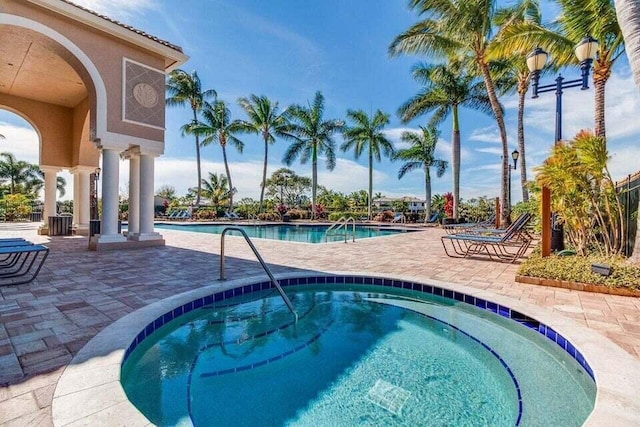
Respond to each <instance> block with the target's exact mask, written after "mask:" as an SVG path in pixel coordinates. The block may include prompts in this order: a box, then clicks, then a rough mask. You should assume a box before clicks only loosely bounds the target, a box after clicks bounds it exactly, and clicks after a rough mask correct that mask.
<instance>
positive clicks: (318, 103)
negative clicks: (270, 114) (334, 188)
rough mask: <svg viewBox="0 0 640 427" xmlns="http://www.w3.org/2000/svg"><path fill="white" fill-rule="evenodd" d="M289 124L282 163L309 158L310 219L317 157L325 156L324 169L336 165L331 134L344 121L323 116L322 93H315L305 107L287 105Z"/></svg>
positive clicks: (337, 130)
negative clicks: (287, 146)
mask: <svg viewBox="0 0 640 427" xmlns="http://www.w3.org/2000/svg"><path fill="white" fill-rule="evenodd" d="M290 115H291V124H290V128H289V131H288V135H289V137H290V138H291V139H293V142H292V143H291V145H290V146H289V148H288V149H287V151H286V153H285V155H284V162H285V163H286V164H287V165H288V166H291V163H293V161H294V160H295V159H296V158H298V157H300V162H301V163H306V162H307V161H308V160H309V159H311V218H315V217H316V191H317V188H318V156H319V155H321V154H324V155H325V156H326V158H327V160H326V165H327V169H329V170H333V168H335V166H336V154H335V142H334V140H333V135H334V134H335V133H336V132H339V131H340V130H341V129H342V127H343V126H344V122H343V121H341V120H337V119H327V120H325V119H324V117H323V116H324V96H322V93H320V92H319V91H318V92H316V95H315V98H314V99H313V103H311V104H310V105H309V106H307V107H303V106H301V105H293V106H291V107H290Z"/></svg>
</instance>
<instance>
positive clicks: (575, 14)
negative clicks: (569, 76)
mask: <svg viewBox="0 0 640 427" xmlns="http://www.w3.org/2000/svg"><path fill="white" fill-rule="evenodd" d="M558 3H559V4H560V6H561V12H560V15H559V16H558V18H557V19H556V20H555V21H554V22H552V23H551V24H550V25H548V26H543V25H540V24H537V23H534V22H524V23H522V24H520V25H513V26H511V28H509V29H508V30H507V29H506V28H505V31H504V32H503V35H502V39H503V40H504V41H503V43H504V44H505V49H506V50H507V51H511V52H526V51H531V50H532V48H533V47H535V46H540V47H542V48H543V49H545V50H547V51H549V53H550V55H551V59H552V60H553V61H554V65H555V66H564V65H571V64H574V65H575V64H576V63H577V58H576V57H575V55H574V48H575V46H576V44H578V43H579V42H580V40H582V38H583V37H584V36H585V35H587V34H588V35H591V36H593V37H595V38H596V39H597V40H598V42H599V47H598V52H597V56H596V59H595V61H594V63H593V86H594V90H595V110H594V112H595V134H596V135H597V136H602V137H606V130H605V87H606V83H607V81H608V80H609V77H610V76H611V69H612V68H613V65H614V64H615V62H616V60H617V59H618V58H619V57H620V55H622V54H623V53H624V49H625V47H624V38H623V37H622V32H621V31H620V26H619V25H618V21H617V19H616V11H615V6H614V3H613V1H611V0H582V1H576V0H558Z"/></svg>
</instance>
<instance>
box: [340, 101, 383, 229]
mask: <svg viewBox="0 0 640 427" xmlns="http://www.w3.org/2000/svg"><path fill="white" fill-rule="evenodd" d="M347 119H349V120H351V124H350V125H347V126H345V127H344V128H343V130H342V135H343V136H344V139H345V141H344V143H343V144H342V146H341V147H340V149H341V150H342V151H347V150H353V151H354V155H355V158H356V159H359V158H360V156H361V155H362V153H363V151H365V149H366V150H367V155H368V160H369V195H368V201H367V217H368V218H369V219H371V205H372V202H373V159H374V158H375V159H376V160H377V161H378V162H380V158H381V156H380V153H383V154H384V155H385V156H386V157H390V156H393V144H392V143H391V141H389V139H388V138H387V137H386V136H385V134H384V132H383V129H384V127H385V126H386V125H388V124H389V115H388V114H386V113H383V112H382V111H381V110H378V111H376V112H375V114H374V115H373V116H372V117H369V116H367V113H365V112H364V111H362V110H357V111H355V110H348V111H347Z"/></svg>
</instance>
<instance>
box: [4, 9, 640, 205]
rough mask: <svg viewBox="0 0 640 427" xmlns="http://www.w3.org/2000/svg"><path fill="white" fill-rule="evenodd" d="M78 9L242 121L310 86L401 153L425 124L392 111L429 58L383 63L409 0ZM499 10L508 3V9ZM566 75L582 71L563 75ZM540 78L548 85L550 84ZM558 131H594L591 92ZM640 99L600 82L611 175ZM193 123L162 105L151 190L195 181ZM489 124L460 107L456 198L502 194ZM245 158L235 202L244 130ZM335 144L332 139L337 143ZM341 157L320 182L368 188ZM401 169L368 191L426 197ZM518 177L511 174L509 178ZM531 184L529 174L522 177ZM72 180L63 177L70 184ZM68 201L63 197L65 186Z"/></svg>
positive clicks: (236, 162) (623, 157) (27, 147)
mask: <svg viewBox="0 0 640 427" xmlns="http://www.w3.org/2000/svg"><path fill="white" fill-rule="evenodd" d="M75 1H76V2H77V3H79V4H82V5H84V6H86V7H89V8H91V9H93V10H96V11H98V12H101V13H105V14H107V15H109V16H111V17H113V18H115V19H118V20H120V21H122V22H126V23H128V24H131V25H133V26H135V27H137V28H140V29H142V30H144V31H146V32H148V33H151V34H154V35H157V36H159V37H161V38H164V39H167V40H169V41H171V42H173V43H176V44H178V45H180V46H182V48H183V49H184V51H185V53H186V54H187V55H189V56H190V60H189V61H188V62H187V63H186V64H184V65H183V66H182V68H183V69H185V70H188V71H191V70H194V69H195V70H197V71H198V73H199V75H200V77H201V79H202V81H203V85H204V87H205V88H213V89H215V90H216V91H217V92H218V96H219V98H220V99H223V100H225V101H227V102H228V104H229V105H230V107H231V110H232V115H233V117H234V118H244V116H243V113H242V112H241V110H240V109H239V108H238V107H237V104H236V100H237V99H238V97H241V96H249V95H250V94H258V95H267V96H268V97H270V98H271V99H273V100H277V101H279V103H280V106H281V108H286V107H287V106H288V105H290V104H292V103H299V104H305V103H307V102H308V101H309V100H311V99H312V98H313V96H314V93H315V92H316V91H317V90H320V91H322V93H323V94H324V96H325V100H326V110H325V117H326V118H344V116H345V114H346V111H347V109H350V108H351V109H363V110H365V111H367V112H371V111H375V110H376V109H382V110H383V111H385V112H388V113H390V114H391V117H392V118H391V123H390V124H389V126H388V128H387V134H388V136H389V138H390V139H392V140H393V141H394V142H396V143H397V146H399V136H400V134H401V133H402V131H403V130H409V129H412V128H416V127H417V126H418V125H420V124H424V123H425V122H426V121H427V120H428V118H427V117H423V118H420V119H417V120H414V121H413V122H411V123H408V124H402V123H401V122H400V121H399V120H398V118H397V116H396V114H395V112H396V110H397V108H398V106H399V105H400V104H401V103H403V102H404V101H405V100H407V99H408V98H410V97H411V96H412V95H413V94H415V93H416V92H417V91H418V90H419V89H420V88H419V86H418V85H417V84H416V83H414V82H413V80H412V79H411V75H410V68H411V66H412V65H413V64H415V63H416V62H418V61H421V60H424V59H425V58H418V57H399V58H389V56H388V54H387V47H388V45H389V43H390V42H391V41H392V40H393V38H394V37H395V36H396V35H397V34H399V33H400V32H401V31H403V30H404V29H406V28H407V27H409V26H410V25H411V24H412V23H414V22H415V21H416V19H417V18H416V16H415V15H414V14H413V12H411V11H409V10H408V8H407V1H406V0H348V1H344V0H322V1H321V0H306V1H293V0H289V1H284V0H279V1H276V0H272V1H264V0H233V1H231V0H226V1H223V0H206V1H203V0H182V1H179V2H178V1H168V0H75ZM505 4H506V2H505ZM554 13H555V12H554V8H553V7H551V6H549V5H548V4H545V7H544V15H543V16H544V19H545V20H550V19H551V18H552V17H553V14H554ZM563 74H565V75H566V77H568V78H573V77H577V76H578V74H579V71H578V70H577V69H575V70H565V71H564V72H563ZM551 79H552V78H551V77H547V80H551ZM501 100H502V102H503V103H504V105H505V107H506V122H507V126H508V133H509V144H510V151H511V150H512V149H514V148H515V147H516V111H517V110H516V108H517V102H516V99H515V98H514V97H503V98H502V99H501ZM563 101H564V111H563V114H564V121H563V127H564V136H565V138H567V137H570V136H571V135H572V134H575V132H577V131H578V130H579V129H582V128H592V127H593V90H589V91H587V92H582V91H579V90H577V89H573V90H568V91H566V92H565V95H564V98H563ZM554 105H555V98H554V96H553V94H552V93H549V94H545V95H542V96H541V97H540V98H539V99H537V100H531V99H529V98H528V99H527V110H526V121H525V126H526V129H525V131H526V132H527V134H526V138H527V150H528V153H527V161H528V165H529V167H530V168H533V167H534V166H536V165H538V164H540V163H541V162H542V161H543V160H544V158H545V157H546V155H547V154H548V152H549V148H550V147H551V145H552V144H553V129H554V123H553V120H554ZM638 111H640V96H639V91H638V89H637V88H636V87H635V86H634V84H633V80H632V78H631V76H630V71H629V69H628V66H627V63H626V58H623V59H622V60H621V61H619V63H617V64H616V66H615V68H614V74H613V76H612V78H611V80H610V82H609V83H608V84H607V116H606V120H607V133H608V138H609V141H608V146H609V149H610V154H611V156H612V160H611V171H612V173H613V175H614V178H616V179H618V178H622V177H624V176H626V175H627V174H629V173H633V172H635V171H637V170H640V155H639V154H640V150H639V149H638V146H639V145H638V139H640V121H638V120H637V119H636V117H637V115H638ZM189 120H190V112H189V110H187V109H186V108H184V109H180V108H177V109H176V108H171V109H167V125H166V127H167V129H166V134H165V140H166V149H165V155H164V156H163V157H161V158H159V159H158V160H157V163H156V187H160V186H161V185H163V184H169V185H173V186H174V187H176V189H177V191H178V193H179V194H183V193H185V192H186V189H187V187H190V186H194V185H195V184H196V182H195V180H196V175H195V167H194V165H195V160H194V157H195V147H194V142H193V139H192V138H191V137H185V138H183V137H181V136H180V132H179V130H178V129H179V128H180V126H181V125H182V124H183V123H186V122H188V121H189ZM494 123H495V122H494V120H493V119H492V118H491V117H489V116H486V115H482V114H479V113H475V112H471V111H468V110H463V111H462V114H461V134H462V147H463V148H462V173H461V196H462V197H463V198H467V199H468V198H471V197H477V196H481V195H486V196H489V197H495V196H497V195H498V194H499V188H500V178H499V176H500V173H499V168H500V153H501V149H500V139H499V137H498V133H497V127H496V126H495V124H494ZM450 126H451V122H450V120H447V121H445V122H444V123H443V124H442V126H441V128H440V129H441V139H442V140H441V141H440V142H439V145H438V151H437V153H438V155H439V157H440V158H443V159H446V160H449V159H450V156H451V154H450V145H449V139H450ZM0 133H1V134H4V135H5V136H7V140H5V141H3V142H2V147H3V149H2V151H10V152H12V153H14V154H16V155H17V156H18V158H22V159H25V160H29V161H33V162H37V139H36V137H35V133H34V132H33V131H32V130H31V129H29V127H28V125H27V124H26V122H24V121H22V120H20V119H18V118H17V117H16V116H14V115H12V114H10V113H5V112H0ZM241 139H242V140H243V141H244V142H245V151H244V153H243V154H239V153H237V152H235V151H234V150H233V149H231V150H230V152H229V160H230V162H231V174H232V178H233V182H234V185H235V186H236V187H237V189H238V192H239V194H238V197H239V198H242V197H254V198H256V197H258V196H259V183H260V180H261V171H262V169H261V167H262V159H263V150H264V148H263V144H262V142H261V141H260V140H259V139H258V138H257V137H255V136H251V135H246V136H242V137H241ZM341 142H342V139H341V137H340V136H339V135H338V136H336V143H337V145H338V146H339V145H340V143H341ZM286 147H287V142H286V141H277V142H276V144H275V145H273V146H270V156H269V173H270V172H272V171H274V170H275V169H277V168H280V167H282V166H283V163H282V156H283V153H284V152H285V150H286ZM337 154H338V164H337V167H336V169H335V170H334V171H333V172H329V171H327V170H326V169H324V166H323V165H322V164H321V168H320V175H319V184H320V185H324V186H327V187H329V188H332V189H334V190H338V191H343V192H351V191H355V190H359V189H364V188H366V187H367V169H366V159H364V158H363V159H360V160H359V161H356V160H354V158H353V154H352V153H350V152H347V153H341V152H339V151H338V152H337ZM202 156H203V176H207V173H208V172H223V171H224V168H223V165H222V156H221V152H220V148H219V147H217V146H209V147H205V148H203V150H202ZM399 167H400V164H399V163H392V162H389V161H387V160H384V161H383V162H382V163H379V164H375V173H374V192H381V193H383V194H385V195H387V196H402V195H413V196H418V197H421V196H422V195H423V194H424V184H423V182H424V180H423V175H422V174H421V173H420V172H413V173H410V174H408V175H406V176H405V177H404V178H403V179H402V180H398V179H397V172H398V169H399ZM292 169H294V170H295V171H296V172H297V173H298V174H301V175H309V176H310V166H309V165H301V164H300V163H294V164H293V165H292ZM127 173H128V167H126V163H122V167H121V190H122V192H123V193H126V181H127ZM517 173H519V172H517ZM529 177H530V178H531V177H532V173H531V170H529ZM67 181H68V182H69V184H71V181H72V180H71V179H70V177H69V179H68V180H67ZM513 183H514V187H513V188H514V191H513V198H514V200H519V199H520V198H521V194H520V191H519V185H518V183H519V179H518V176H516V175H514V180H513ZM70 188H71V187H70V186H69V188H68V189H69V191H68V197H71V191H70ZM450 189H451V173H450V171H448V172H447V173H446V174H445V175H444V176H443V177H442V178H439V179H438V178H434V180H433V192H434V193H443V192H446V191H450Z"/></svg>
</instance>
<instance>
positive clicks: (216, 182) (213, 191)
mask: <svg viewBox="0 0 640 427" xmlns="http://www.w3.org/2000/svg"><path fill="white" fill-rule="evenodd" d="M235 191H236V190H235V188H229V180H228V179H227V177H226V176H225V175H224V174H216V173H211V172H209V179H208V180H206V179H203V180H202V197H204V198H205V199H208V200H210V201H211V204H212V205H213V206H214V207H216V208H217V207H219V206H222V205H225V204H226V203H227V202H228V200H229V198H230V197H231V195H232V194H233V193H234V192H235Z"/></svg>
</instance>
